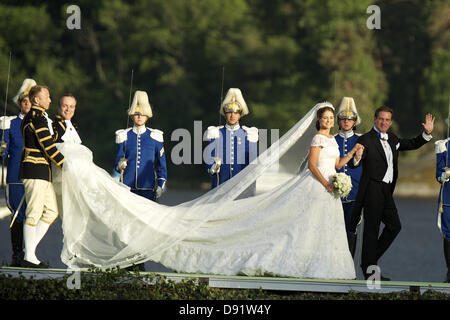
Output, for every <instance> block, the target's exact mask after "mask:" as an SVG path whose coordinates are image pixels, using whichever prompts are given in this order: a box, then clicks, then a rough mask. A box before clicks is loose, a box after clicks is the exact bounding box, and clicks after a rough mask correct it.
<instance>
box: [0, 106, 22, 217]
mask: <svg viewBox="0 0 450 320" xmlns="http://www.w3.org/2000/svg"><path fill="white" fill-rule="evenodd" d="M7 118H9V121H10V125H9V126H8V125H6V126H2V128H4V129H5V130H4V131H3V132H1V131H0V132H1V135H2V136H3V138H4V141H5V142H6V145H7V147H6V150H5V153H4V155H3V158H4V159H5V160H6V159H7V161H8V166H7V170H8V171H7V175H6V183H7V187H6V189H5V192H6V196H5V198H6V203H7V205H8V207H9V209H10V210H11V211H12V212H16V210H17V208H18V207H19V204H20V202H21V200H22V198H23V195H24V194H25V188H24V186H23V183H22V180H20V179H19V171H20V163H21V160H22V149H23V138H22V131H21V128H20V127H21V125H22V119H23V115H22V114H19V115H18V116H13V117H7ZM7 122H8V121H6V123H7ZM0 123H3V121H2V120H0ZM26 208H27V204H26V201H25V199H24V200H23V203H22V206H21V207H20V210H19V213H18V214H17V218H16V220H17V221H24V220H25V211H26Z"/></svg>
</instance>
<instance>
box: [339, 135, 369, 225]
mask: <svg viewBox="0 0 450 320" xmlns="http://www.w3.org/2000/svg"><path fill="white" fill-rule="evenodd" d="M359 136H360V135H358V134H356V133H354V132H353V131H351V132H347V133H344V132H342V131H341V132H339V133H338V134H337V135H336V136H335V137H334V138H335V139H336V142H337V144H338V146H339V153H340V157H341V158H342V157H344V156H345V155H346V154H347V153H348V152H350V151H351V150H352V149H353V148H354V147H355V145H356V141H357V140H358V138H359ZM337 172H344V173H345V174H347V175H349V176H350V177H351V180H352V190H350V193H349V194H348V195H347V197H345V198H341V201H342V207H343V209H344V219H345V226H346V229H347V230H348V224H349V222H350V216H351V214H352V209H353V206H354V205H355V200H356V195H357V193H358V186H359V180H360V179H361V174H362V166H358V167H357V168H355V169H352V168H350V167H349V166H348V165H347V164H346V165H344V166H343V167H342V168H341V169H339V170H337Z"/></svg>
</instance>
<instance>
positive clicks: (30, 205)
mask: <svg viewBox="0 0 450 320" xmlns="http://www.w3.org/2000/svg"><path fill="white" fill-rule="evenodd" d="M23 185H24V187H25V200H26V201H27V210H26V212H25V216H26V219H25V223H26V224H28V225H30V226H36V225H37V224H38V222H39V220H42V221H43V222H45V223H48V224H52V223H53V221H55V220H56V218H57V217H58V204H57V202H56V195H55V190H54V189H53V184H52V183H51V182H49V181H46V180H41V179H23Z"/></svg>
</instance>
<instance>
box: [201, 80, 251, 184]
mask: <svg viewBox="0 0 450 320" xmlns="http://www.w3.org/2000/svg"><path fill="white" fill-rule="evenodd" d="M248 113H249V111H248V107H247V104H246V103H245V101H244V98H243V96H242V93H241V90H239V89H237V88H231V89H229V90H228V92H227V95H226V96H225V99H224V100H223V102H222V105H221V108H220V114H221V115H222V116H224V117H225V119H226V122H227V123H226V125H225V126H218V127H214V126H211V127H208V129H207V132H206V138H207V139H208V140H210V143H209V145H208V147H207V148H208V150H207V151H206V153H205V154H206V155H207V158H206V166H207V170H208V173H209V174H210V175H211V176H212V182H211V189H213V188H215V187H216V186H217V185H219V184H221V183H224V182H225V181H227V180H228V179H231V178H232V177H233V176H235V175H236V174H238V173H239V172H240V171H242V170H243V169H244V168H245V167H246V166H247V165H248V164H249V163H250V162H251V161H252V160H253V159H255V158H256V157H257V142H258V129H257V128H255V127H251V128H249V127H246V126H240V124H239V120H240V119H241V117H243V116H245V115H247V114H248Z"/></svg>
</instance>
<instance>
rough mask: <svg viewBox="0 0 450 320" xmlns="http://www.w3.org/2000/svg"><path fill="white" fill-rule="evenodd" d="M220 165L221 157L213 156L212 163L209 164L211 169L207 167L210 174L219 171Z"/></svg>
mask: <svg viewBox="0 0 450 320" xmlns="http://www.w3.org/2000/svg"><path fill="white" fill-rule="evenodd" d="M221 165H222V159H220V158H217V157H216V158H214V164H213V165H212V166H211V169H209V170H210V171H209V172H211V174H216V173H219V172H220V166H221Z"/></svg>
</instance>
